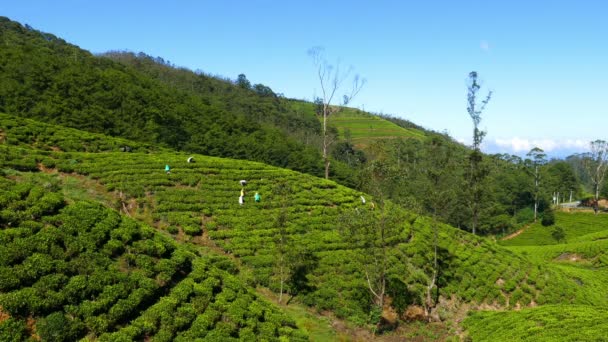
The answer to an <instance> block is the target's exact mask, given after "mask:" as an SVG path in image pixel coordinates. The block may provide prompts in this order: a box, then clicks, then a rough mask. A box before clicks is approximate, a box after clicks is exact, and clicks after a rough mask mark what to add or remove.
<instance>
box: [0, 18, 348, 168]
mask: <svg viewBox="0 0 608 342" xmlns="http://www.w3.org/2000/svg"><path fill="white" fill-rule="evenodd" d="M0 36H1V37H0V38H1V40H2V42H3V47H2V49H1V51H0V71H1V72H0V111H1V112H5V113H10V114H12V115H18V116H23V117H27V118H34V119H37V120H39V121H44V122H47V123H55V124H61V125H64V126H68V127H72V128H78V129H82V130H86V131H89V132H94V133H104V134H107V135H111V136H116V137H123V138H127V139H130V140H134V141H138V142H142V143H153V144H156V145H159V146H164V147H171V148H174V149H178V150H185V151H191V152H196V153H204V154H207V155H214V156H224V157H232V158H239V159H249V160H257V161H262V162H266V163H269V164H272V165H277V166H281V167H287V168H291V169H295V170H299V171H303V172H308V173H311V174H320V172H321V170H322V166H321V165H322V164H321V161H320V156H319V152H318V150H317V149H316V148H315V147H314V141H313V140H314V139H313V138H310V139H309V140H310V141H311V144H310V145H306V144H305V143H302V142H301V140H302V139H299V138H297V137H295V135H296V133H295V132H296V131H297V132H298V133H297V134H302V135H305V136H311V137H312V136H315V135H316V134H318V132H319V129H320V125H319V122H318V120H317V119H316V118H315V117H314V116H308V115H302V114H301V113H298V112H294V111H290V110H288V109H286V108H288V107H286V106H285V105H284V99H282V98H280V97H279V96H277V95H276V94H274V93H273V92H272V90H270V89H269V88H268V87H264V86H253V87H249V86H247V87H244V86H240V85H239V84H240V83H239V84H236V85H235V84H233V83H232V82H227V81H223V80H219V79H216V78H213V77H209V76H207V75H204V74H195V73H193V72H189V71H185V70H180V69H176V68H173V67H169V66H167V65H166V64H163V63H158V62H160V61H159V60H158V59H157V60H152V59H151V58H150V57H148V56H145V55H143V56H134V55H132V54H116V53H114V54H107V55H106V57H101V56H94V55H92V54H91V53H89V52H87V51H84V50H81V49H79V48H78V47H76V46H74V45H71V44H69V43H67V42H65V41H63V40H62V39H60V38H57V37H55V36H54V35H52V34H49V33H43V32H39V31H36V30H34V29H32V28H31V27H24V26H22V25H20V24H19V23H16V22H13V21H10V20H9V19H7V18H4V17H3V18H1V19H0ZM115 60H119V61H120V62H118V61H115ZM165 74H167V75H168V76H166V77H165V76H163V75H165ZM345 172H346V171H345ZM348 177H349V176H348V175H343V176H342V177H341V178H348ZM339 178H340V177H339Z"/></svg>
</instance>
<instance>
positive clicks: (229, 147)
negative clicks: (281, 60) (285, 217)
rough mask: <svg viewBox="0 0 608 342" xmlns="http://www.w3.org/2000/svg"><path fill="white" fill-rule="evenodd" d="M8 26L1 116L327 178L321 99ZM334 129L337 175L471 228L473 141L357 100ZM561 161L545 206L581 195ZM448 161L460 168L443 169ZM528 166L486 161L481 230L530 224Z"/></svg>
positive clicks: (546, 188) (0, 60)
mask: <svg viewBox="0 0 608 342" xmlns="http://www.w3.org/2000/svg"><path fill="white" fill-rule="evenodd" d="M0 26H1V30H0V34H1V36H2V41H3V43H4V45H3V49H2V50H1V51H0V70H1V71H2V72H1V73H0V112H4V113H7V114H11V115H16V116H20V117H24V118H33V119H36V120H39V121H43V122H47V123H54V124H60V125H63V126H67V127H72V128H77V129H81V130H86V131H89V132H94V133H101V134H106V135H110V136H115V137H122V138H126V139H130V140H131V141H135V142H138V143H141V144H147V145H154V146H156V148H160V147H162V148H173V149H177V150H180V151H185V152H191V153H201V154H205V155H211V156H221V157H230V158H237V159H245V160H254V161H260V162H264V163H268V164H271V165H275V166H279V167H285V168H289V169H293V170H296V171H301V172H305V173H308V174H311V175H316V176H320V175H322V174H323V160H322V158H321V150H320V149H321V147H320V145H321V141H322V139H321V125H320V122H319V119H318V117H317V116H318V115H319V113H317V112H318V110H317V109H316V107H317V105H316V104H314V103H308V102H304V101H298V100H289V99H285V98H283V97H282V96H280V95H279V94H276V93H275V92H274V91H273V90H272V89H270V88H268V87H267V86H264V85H263V84H253V85H252V84H251V83H250V82H249V81H248V80H247V78H246V76H245V75H243V74H242V75H239V77H238V78H237V79H236V80H235V81H230V80H227V79H221V78H218V77H211V76H209V75H208V74H205V73H203V72H200V71H199V72H193V71H190V70H187V69H183V68H177V67H175V66H173V65H171V64H170V63H169V62H167V61H165V60H163V59H162V58H158V57H157V58H153V57H150V56H148V55H145V54H143V53H139V54H134V53H128V52H117V51H115V52H108V53H105V54H102V55H99V56H95V55H92V54H90V53H89V52H87V51H84V50H81V49H79V48H78V47H76V46H73V45H70V44H69V43H67V42H65V41H63V40H62V39H60V38H57V37H55V36H54V35H52V34H49V33H43V32H39V31H36V30H34V29H32V28H31V27H25V26H22V25H20V24H19V23H16V22H12V21H10V20H9V19H7V18H2V19H1V20H0ZM385 119H387V120H385ZM329 134H331V135H333V136H334V138H332V139H333V140H335V142H334V143H333V144H332V145H331V151H330V156H331V158H332V164H331V165H332V167H331V168H330V171H331V175H330V178H331V179H334V180H336V181H338V182H340V183H341V184H343V185H347V186H350V187H354V188H356V189H358V190H361V191H365V192H371V193H374V194H375V195H376V196H378V197H381V198H388V199H391V200H392V201H394V202H396V203H398V204H400V205H402V206H405V207H407V208H409V209H410V210H413V211H416V212H420V213H424V214H428V215H430V214H432V213H433V212H436V213H437V217H438V219H440V220H441V221H443V222H446V223H449V224H451V225H453V226H456V227H460V228H462V229H467V230H470V226H471V220H470V219H469V218H470V216H471V215H470V203H471V199H470V198H469V194H467V193H466V192H465V191H464V190H465V189H466V188H467V187H466V186H465V184H464V183H465V179H466V172H467V170H468V166H469V165H468V156H467V153H468V152H467V151H468V150H467V149H466V148H465V147H464V146H462V145H460V144H458V143H456V142H454V141H453V140H452V139H450V138H449V137H448V136H445V135H442V134H438V133H435V132H432V131H428V130H423V129H421V127H419V126H416V125H415V124H413V123H411V122H408V121H406V120H403V119H397V118H392V117H385V118H384V119H382V118H380V117H377V116H371V115H369V114H367V113H363V112H360V111H358V110H355V109H350V108H343V109H342V110H339V111H337V112H336V113H335V115H333V116H332V117H331V118H330V132H329ZM8 139H9V141H10V139H11V137H8ZM440 159H442V160H440ZM562 164H563V163H562V162H555V165H553V164H552V165H551V166H550V167H549V172H547V180H546V181H544V182H543V193H542V196H541V201H540V210H541V212H542V210H543V209H544V208H547V207H548V205H547V203H549V202H550V201H549V200H547V198H549V197H550V195H551V193H552V192H560V193H562V194H563V193H566V192H570V190H573V191H574V193H575V196H576V195H577V194H578V192H579V191H580V186H578V184H577V182H578V178H577V177H579V176H580V175H578V173H577V174H573V171H572V170H573V169H572V167H564V165H562ZM438 165H442V166H438ZM446 166H447V167H449V170H450V173H449V174H442V175H441V176H440V177H436V176H437V175H438V174H437V172H436V171H438V170H440V169H445V168H446ZM565 166H568V165H565ZM530 169H531V164H530V161H526V160H522V159H518V158H515V157H513V156H507V155H504V156H501V155H496V156H491V157H490V158H485V160H484V170H486V172H487V173H488V175H489V176H488V177H487V178H486V179H485V182H484V184H482V185H481V186H482V187H483V188H484V189H486V191H485V195H484V198H483V199H482V201H480V202H481V203H482V207H481V208H480V215H479V216H480V217H479V229H478V231H479V232H481V233H482V234H497V233H501V234H502V233H508V232H509V231H511V230H513V229H515V228H516V227H518V226H520V225H521V224H525V223H528V222H530V221H531V216H530V212H529V208H530V207H533V205H534V191H535V190H534V185H533V177H532V176H531V174H530ZM433 177H434V178H435V179H432V178H433ZM440 204H441V205H440ZM438 205H439V206H438ZM532 218H533V217H532Z"/></svg>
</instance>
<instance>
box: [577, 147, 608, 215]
mask: <svg viewBox="0 0 608 342" xmlns="http://www.w3.org/2000/svg"><path fill="white" fill-rule="evenodd" d="M589 145H590V148H591V151H590V152H587V153H584V154H583V158H582V163H583V167H584V168H585V171H587V174H588V175H589V178H591V182H592V183H593V192H594V206H596V208H597V202H598V200H599V197H600V188H601V186H602V183H603V182H604V178H605V176H606V169H607V168H608V142H606V141H604V140H599V139H598V140H595V141H592V142H591V143H589ZM595 213H596V214H597V209H596V211H595Z"/></svg>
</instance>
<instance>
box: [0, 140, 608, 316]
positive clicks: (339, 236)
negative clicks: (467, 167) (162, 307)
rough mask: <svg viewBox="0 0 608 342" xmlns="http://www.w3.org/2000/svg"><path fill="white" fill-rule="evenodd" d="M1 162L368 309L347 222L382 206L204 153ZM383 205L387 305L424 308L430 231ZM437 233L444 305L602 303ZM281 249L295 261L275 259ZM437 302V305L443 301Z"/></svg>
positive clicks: (538, 270)
mask: <svg viewBox="0 0 608 342" xmlns="http://www.w3.org/2000/svg"><path fill="white" fill-rule="evenodd" d="M8 134H11V133H10V131H9V132H8ZM0 155H2V156H4V165H5V167H11V165H13V164H15V163H16V164H17V165H20V163H21V160H22V159H23V157H24V156H26V158H29V159H31V160H34V161H35V163H34V167H42V168H44V169H45V170H47V172H48V171H53V169H54V170H55V171H53V172H57V173H52V174H55V175H57V176H59V175H62V174H65V175H67V174H79V175H84V176H87V177H89V178H90V179H91V180H94V181H97V182H99V183H100V184H102V185H103V187H104V188H105V189H106V191H109V192H114V194H115V198H116V203H115V206H116V208H117V209H120V210H123V212H125V213H128V214H129V215H131V216H132V217H134V218H138V219H140V220H143V221H145V222H148V223H149V224H151V225H153V226H155V227H156V228H157V229H160V230H164V231H167V232H168V233H170V234H173V235H174V236H175V238H176V239H178V240H184V239H185V241H190V242H191V243H194V244H195V245H203V246H209V247H212V248H221V250H223V251H224V252H225V253H229V254H230V255H231V256H232V257H234V258H236V259H235V260H238V262H239V264H241V267H242V268H243V269H248V270H250V272H251V274H252V277H253V278H252V281H253V283H254V284H259V285H263V286H267V287H270V288H271V289H273V290H275V291H277V292H278V291H280V288H281V283H283V289H284V290H285V291H287V292H288V293H289V294H290V295H295V296H296V298H298V299H299V300H300V301H302V302H304V303H307V304H309V305H314V306H316V307H317V308H318V309H320V310H323V309H330V310H332V311H334V312H335V313H336V314H337V315H338V316H340V317H345V318H349V319H350V320H352V321H354V322H358V323H365V322H367V321H368V319H369V318H368V317H369V312H370V310H371V308H372V307H373V302H372V300H371V297H370V293H369V291H368V288H367V282H366V276H365V273H364V270H365V267H364V265H365V264H364V259H365V253H367V252H366V251H367V250H366V249H365V246H364V245H363V244H361V241H359V242H357V241H356V240H349V239H348V235H349V233H348V232H349V231H348V229H349V228H348V226H347V225H345V223H344V222H345V220H346V219H348V218H349V217H353V215H358V214H357V213H361V212H375V213H377V215H382V213H383V212H384V211H383V207H382V206H380V203H378V207H377V208H376V209H375V210H372V207H371V203H372V201H374V199H373V198H371V197H369V196H367V195H365V194H362V193H360V192H357V191H354V190H351V189H348V188H345V187H343V186H340V185H338V184H336V183H334V182H332V181H327V180H323V179H318V178H315V177H311V176H309V175H306V174H301V173H297V172H293V171H289V170H284V169H278V168H275V167H271V166H267V165H264V164H260V163H254V162H246V161H239V160H230V159H220V158H213V157H207V156H202V155H193V156H194V160H195V162H194V163H188V162H187V159H188V157H189V156H190V155H187V154H183V153H177V152H158V153H120V152H109V153H83V152H69V153H66V152H55V151H50V152H49V151H37V150H30V149H27V148H19V147H11V148H10V150H9V151H8V153H7V151H6V147H3V148H2V149H0ZM165 164H169V165H171V167H172V171H171V174H169V175H168V174H166V173H165V172H164V170H163V167H164V165H165ZM241 179H246V180H248V181H249V183H248V185H247V186H246V192H247V193H246V198H245V204H244V205H242V206H241V205H239V203H238V196H239V192H240V189H241V187H240V185H239V180H241ZM277 185H280V186H279V189H277ZM281 189H282V190H281ZM278 190H280V191H278ZM254 192H259V193H260V194H261V195H262V201H261V202H260V203H255V202H253V200H252V194H253V193H254ZM362 195H363V196H365V197H366V200H367V201H366V203H365V204H363V203H362V202H361V198H360V196H362ZM387 205H388V204H387ZM387 208H390V210H391V211H390V213H391V216H393V217H397V218H399V220H398V221H397V222H395V224H397V227H398V230H396V233H395V234H396V235H394V236H392V237H391V242H390V244H389V249H388V251H389V254H388V257H389V259H388V260H390V267H389V268H388V272H389V275H390V280H389V282H388V291H389V293H390V294H391V297H393V306H394V307H395V309H396V310H398V311H401V310H404V309H405V308H406V306H407V305H409V304H422V302H423V298H424V287H425V284H426V282H427V281H428V278H429V276H430V274H431V272H432V271H431V269H430V267H431V266H430V265H432V258H433V254H432V245H431V242H432V241H433V238H432V236H433V234H432V229H431V227H432V226H433V225H434V223H433V222H432V220H430V219H428V218H426V217H423V216H417V215H413V214H411V213H407V212H404V211H403V210H402V209H399V208H396V207H390V206H389V207H387ZM374 215H376V214H374ZM281 217H282V219H281ZM280 220H282V221H280ZM279 222H284V223H286V224H285V225H284V226H281V225H280V224H279ZM281 227H284V228H281ZM438 228H439V260H440V265H441V268H440V270H441V271H440V277H439V279H438V286H439V292H438V295H439V296H441V297H442V298H444V299H446V300H447V299H450V298H451V299H452V300H456V301H457V302H460V303H472V304H473V305H479V304H482V303H485V304H489V305H494V306H497V307H502V308H512V307H516V306H520V305H521V306H526V305H534V303H535V304H550V303H553V304H558V303H564V302H566V303H573V304H576V303H578V304H593V305H601V306H605V305H607V304H608V303H607V299H606V298H604V296H602V294H601V293H598V292H597V288H598V286H599V285H600V282H601V279H600V278H598V280H597V281H594V280H593V279H592V278H591V277H589V276H587V275H581V274H579V273H572V272H570V271H568V270H567V269H563V268H562V267H560V266H559V265H557V266H553V265H545V264H543V263H540V262H538V263H537V262H534V261H530V260H528V259H527V258H526V257H525V256H519V255H517V254H515V253H513V252H510V251H509V250H506V249H505V248H503V247H500V246H498V245H496V244H495V243H493V242H490V241H488V240H485V239H482V238H478V237H475V236H472V235H470V234H468V233H465V232H463V231H460V230H457V229H455V228H452V227H449V226H446V225H441V224H440V225H439V226H438ZM189 236H190V237H189ZM285 250H288V251H290V253H291V255H290V257H291V258H292V259H282V257H281V255H282V254H281V253H286V252H281V251H285ZM283 256H285V257H287V256H288V254H287V253H286V254H284V255H283ZM279 260H291V261H289V264H287V263H285V264H283V266H285V267H288V266H289V268H290V271H289V272H290V273H289V277H287V278H284V281H283V282H281V273H280V271H279V270H280V269H281V263H280V262H279ZM297 274H299V276H295V275H297ZM581 277H583V278H581ZM298 279H299V280H298ZM581 279H584V282H583V283H582V284H581V281H580V280H581ZM442 303H444V304H440V307H441V305H449V304H448V303H447V302H442ZM448 316H449V315H448Z"/></svg>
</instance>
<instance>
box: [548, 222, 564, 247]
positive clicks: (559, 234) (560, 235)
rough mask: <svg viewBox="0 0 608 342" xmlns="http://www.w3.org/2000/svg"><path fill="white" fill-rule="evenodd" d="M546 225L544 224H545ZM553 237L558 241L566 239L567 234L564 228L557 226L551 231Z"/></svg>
mask: <svg viewBox="0 0 608 342" xmlns="http://www.w3.org/2000/svg"><path fill="white" fill-rule="evenodd" d="M543 226H544V224H543ZM551 237H553V238H554V239H555V241H557V242H558V243H559V242H560V241H562V240H564V238H565V237H566V234H565V233H564V229H563V228H562V227H559V226H556V227H555V228H553V231H552V232H551Z"/></svg>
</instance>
